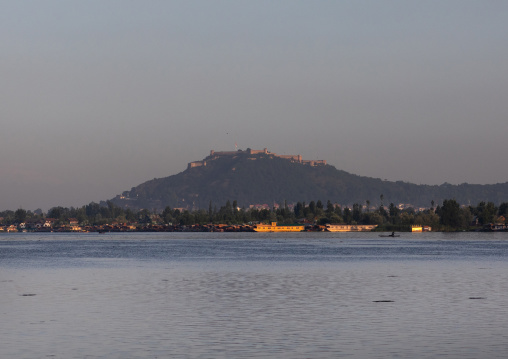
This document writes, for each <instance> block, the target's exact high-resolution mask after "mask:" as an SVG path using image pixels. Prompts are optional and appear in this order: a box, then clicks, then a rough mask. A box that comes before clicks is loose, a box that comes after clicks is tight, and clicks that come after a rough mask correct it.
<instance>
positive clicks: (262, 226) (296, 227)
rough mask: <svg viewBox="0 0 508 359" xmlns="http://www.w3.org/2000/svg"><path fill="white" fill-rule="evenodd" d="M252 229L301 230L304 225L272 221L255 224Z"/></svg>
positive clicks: (271, 230)
mask: <svg viewBox="0 0 508 359" xmlns="http://www.w3.org/2000/svg"><path fill="white" fill-rule="evenodd" d="M253 229H254V231H255V232H302V231H303V230H304V229H305V226H304V225H300V224H293V225H287V224H286V225H278V224H277V222H272V223H270V224H264V223H260V224H256V225H255V226H254V228H253Z"/></svg>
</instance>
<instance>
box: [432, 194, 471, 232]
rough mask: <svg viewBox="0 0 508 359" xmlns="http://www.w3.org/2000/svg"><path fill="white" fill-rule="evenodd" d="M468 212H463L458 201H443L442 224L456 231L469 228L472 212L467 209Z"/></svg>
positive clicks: (440, 210) (441, 209)
mask: <svg viewBox="0 0 508 359" xmlns="http://www.w3.org/2000/svg"><path fill="white" fill-rule="evenodd" d="M466 211H467V212H468V213H465V212H464V211H462V210H461V208H460V205H459V204H458V202H457V201H456V200H454V199H445V200H444V201H443V206H441V208H440V209H439V215H440V217H441V224H443V225H445V226H449V227H452V228H456V229H458V228H464V227H467V224H468V223H467V222H468V217H469V216H470V212H469V210H468V209H466Z"/></svg>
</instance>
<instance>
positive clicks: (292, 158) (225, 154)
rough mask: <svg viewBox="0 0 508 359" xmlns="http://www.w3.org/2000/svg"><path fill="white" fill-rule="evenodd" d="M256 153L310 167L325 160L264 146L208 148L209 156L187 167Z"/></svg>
mask: <svg viewBox="0 0 508 359" xmlns="http://www.w3.org/2000/svg"><path fill="white" fill-rule="evenodd" d="M256 155H267V156H269V157H278V158H283V159H286V160H289V161H291V162H295V163H301V164H303V165H307V166H312V167H314V166H324V165H326V161H325V160H310V161H308V160H303V159H302V156H301V155H278V154H276V153H273V152H270V151H268V150H267V149H266V148H264V149H262V150H252V149H250V148H247V149H246V150H245V151H243V150H238V151H219V152H216V151H214V150H210V155H209V156H207V157H206V158H205V159H203V160H201V161H194V162H189V164H188V166H187V168H188V169H190V168H194V167H201V166H206V165H207V163H209V162H210V161H213V160H216V159H217V158H220V157H233V158H234V157H235V156H254V157H247V158H248V159H249V160H256V159H257V158H256V157H255V156H256Z"/></svg>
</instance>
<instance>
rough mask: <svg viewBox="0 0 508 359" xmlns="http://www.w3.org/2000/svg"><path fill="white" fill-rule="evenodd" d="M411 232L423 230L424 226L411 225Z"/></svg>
mask: <svg viewBox="0 0 508 359" xmlns="http://www.w3.org/2000/svg"><path fill="white" fill-rule="evenodd" d="M411 232H423V227H422V226H419V225H416V226H411Z"/></svg>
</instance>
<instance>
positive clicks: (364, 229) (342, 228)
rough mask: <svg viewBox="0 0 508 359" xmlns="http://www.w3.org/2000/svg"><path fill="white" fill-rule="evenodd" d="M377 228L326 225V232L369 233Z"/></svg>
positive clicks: (374, 225)
mask: <svg viewBox="0 0 508 359" xmlns="http://www.w3.org/2000/svg"><path fill="white" fill-rule="evenodd" d="M376 227H377V224H366V225H360V224H327V225H326V230H327V231H328V232H370V231H372V230H373V229H374V228H376Z"/></svg>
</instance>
